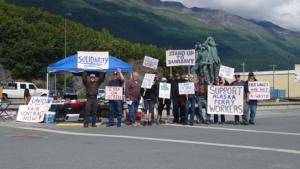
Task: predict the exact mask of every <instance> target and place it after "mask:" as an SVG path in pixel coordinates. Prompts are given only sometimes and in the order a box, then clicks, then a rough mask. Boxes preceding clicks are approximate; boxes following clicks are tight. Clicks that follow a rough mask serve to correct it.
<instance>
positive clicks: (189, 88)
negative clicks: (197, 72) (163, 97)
mask: <svg viewBox="0 0 300 169" xmlns="http://www.w3.org/2000/svg"><path fill="white" fill-rule="evenodd" d="M178 87H179V95H185V94H195V84H194V83H192V82H187V83H178Z"/></svg>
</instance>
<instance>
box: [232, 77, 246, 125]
mask: <svg viewBox="0 0 300 169" xmlns="http://www.w3.org/2000/svg"><path fill="white" fill-rule="evenodd" d="M234 78H235V80H234V81H233V82H231V83H230V86H244V84H245V82H244V81H242V80H241V76H240V74H235V75H234ZM244 99H245V98H244ZM244 107H245V106H244ZM234 124H240V116H239V115H235V116H234Z"/></svg>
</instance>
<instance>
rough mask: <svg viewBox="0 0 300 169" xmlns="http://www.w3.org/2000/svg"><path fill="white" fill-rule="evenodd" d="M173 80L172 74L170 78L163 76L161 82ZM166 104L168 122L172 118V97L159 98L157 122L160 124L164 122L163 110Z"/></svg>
mask: <svg viewBox="0 0 300 169" xmlns="http://www.w3.org/2000/svg"><path fill="white" fill-rule="evenodd" d="M171 81H172V76H170V77H169V79H168V80H167V79H166V78H162V79H161V81H160V83H169V84H170V83H171ZM165 106H166V108H167V122H168V121H169V118H170V110H171V98H170V99H165V98H159V101H158V115H157V123H158V124H160V123H161V122H162V112H163V110H164V107H165Z"/></svg>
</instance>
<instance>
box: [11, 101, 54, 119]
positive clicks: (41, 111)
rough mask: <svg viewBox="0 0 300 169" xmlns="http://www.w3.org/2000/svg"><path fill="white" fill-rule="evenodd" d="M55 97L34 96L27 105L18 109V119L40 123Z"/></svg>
mask: <svg viewBox="0 0 300 169" xmlns="http://www.w3.org/2000/svg"><path fill="white" fill-rule="evenodd" d="M52 102H53V98H50V97H32V98H31V99H30V102H29V104H28V105H27V106H24V105H21V106H20V107H19V110H18V115H17V121H22V122H33V123H40V122H42V121H43V120H44V115H45V113H46V112H48V110H49V109H50V107H51V104H52Z"/></svg>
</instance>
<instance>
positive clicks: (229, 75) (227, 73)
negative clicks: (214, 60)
mask: <svg viewBox="0 0 300 169" xmlns="http://www.w3.org/2000/svg"><path fill="white" fill-rule="evenodd" d="M219 76H221V77H223V78H226V79H233V76H234V68H231V67H227V66H224V65H221V67H220V71H219Z"/></svg>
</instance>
